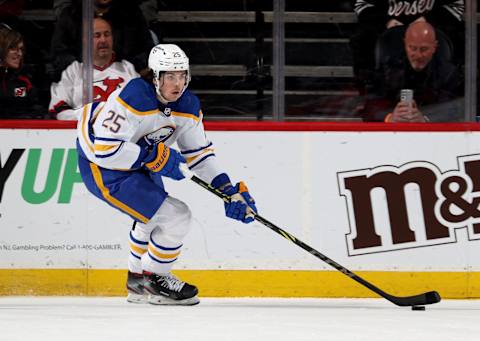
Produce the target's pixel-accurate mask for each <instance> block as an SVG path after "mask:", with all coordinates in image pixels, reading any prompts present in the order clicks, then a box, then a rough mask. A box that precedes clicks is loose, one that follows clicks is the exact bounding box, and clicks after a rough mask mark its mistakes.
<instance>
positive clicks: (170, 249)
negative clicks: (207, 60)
mask: <svg viewBox="0 0 480 341" xmlns="http://www.w3.org/2000/svg"><path fill="white" fill-rule="evenodd" d="M148 66H149V68H150V69H151V71H150V74H149V75H148V76H145V78H136V79H133V80H131V81H130V82H129V83H128V84H127V85H126V86H125V87H124V88H122V89H118V90H116V91H115V92H113V93H112V94H111V95H110V97H109V98H108V100H107V102H106V103H92V104H89V105H86V106H85V107H84V108H83V112H82V115H81V117H80V119H79V122H78V140H77V149H78V154H79V161H78V162H79V168H80V172H81V174H82V178H83V180H84V182H85V185H86V186H87V188H88V189H89V190H90V192H92V193H93V194H94V195H95V196H97V197H98V198H100V199H102V200H103V201H105V202H107V203H108V204H109V205H111V206H112V207H114V208H116V209H118V210H120V211H121V212H123V213H125V214H127V215H129V216H130V217H132V218H133V219H134V220H135V221H136V222H137V223H136V227H135V228H134V229H132V231H131V232H130V239H129V241H130V255H129V259H128V270H129V271H128V279H127V289H128V298H127V300H128V301H129V302H145V301H148V302H150V303H152V304H176V305H192V304H197V303H198V302H199V300H198V298H197V293H198V290H197V288H196V287H195V286H194V285H191V284H188V283H185V282H183V281H182V280H180V279H179V278H177V277H175V276H174V275H173V274H172V273H171V269H172V266H173V265H174V263H175V261H176V260H177V258H178V257H179V255H180V252H181V249H182V241H183V239H184V237H185V235H186V234H187V232H188V230H189V222H190V219H191V213H190V210H189V208H188V207H187V205H186V204H185V203H183V202H182V201H180V200H178V199H176V198H174V197H172V196H170V195H169V194H168V193H167V192H166V191H165V189H164V186H163V182H162V178H163V177H169V178H172V179H175V180H181V179H183V178H184V176H183V174H182V172H181V171H180V168H179V165H180V164H181V163H184V162H186V163H187V165H188V167H189V168H190V169H191V170H193V171H194V172H195V173H196V174H197V175H198V176H199V177H201V178H203V179H204V180H205V181H207V182H209V183H211V184H212V186H214V187H216V188H218V189H220V190H221V191H223V192H224V193H226V194H227V195H229V196H231V197H232V202H231V203H225V213H226V215H227V216H228V217H230V218H233V219H237V220H240V221H242V222H244V223H249V222H251V221H253V217H252V216H251V215H249V212H251V211H254V212H256V211H257V209H256V207H255V202H254V201H253V199H252V197H251V196H250V194H249V193H248V189H247V187H246V186H245V185H244V183H243V182H240V183H237V184H236V185H232V183H231V181H230V179H229V177H228V175H227V174H226V173H225V172H224V171H223V170H222V169H221V168H220V167H219V165H218V164H217V161H216V158H215V154H214V153H213V149H212V143H211V142H210V141H209V140H208V139H207V138H206V135H205V132H204V128H203V124H202V116H203V114H202V111H201V109H200V101H199V99H198V98H197V97H196V96H195V95H194V94H192V93H191V92H190V91H189V90H187V87H188V83H189V81H190V78H191V77H190V70H189V62H188V58H187V56H186V55H185V53H184V52H183V51H182V50H181V49H180V48H179V47H178V46H176V45H173V44H160V45H157V46H155V47H154V48H153V49H152V50H151V52H150V55H149V58H148ZM174 142H176V143H177V145H178V148H179V151H177V150H175V149H173V148H171V146H172V144H173V143H174Z"/></svg>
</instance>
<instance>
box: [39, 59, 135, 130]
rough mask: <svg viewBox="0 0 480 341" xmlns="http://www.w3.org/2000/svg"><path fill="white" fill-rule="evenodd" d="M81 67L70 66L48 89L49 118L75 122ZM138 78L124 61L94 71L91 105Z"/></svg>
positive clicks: (81, 64)
mask: <svg viewBox="0 0 480 341" xmlns="http://www.w3.org/2000/svg"><path fill="white" fill-rule="evenodd" d="M82 69H83V63H79V62H77V61H75V62H73V63H72V64H70V65H69V66H68V67H67V68H66V69H65V70H64V71H63V72H62V78H61V79H60V81H59V82H58V83H52V85H51V87H50V93H51V100H50V105H49V108H48V111H49V113H50V114H51V115H52V116H56V118H57V119H59V120H77V119H78V115H79V112H80V111H79V110H76V109H78V108H80V107H81V106H82V105H83V103H82V101H83V74H82ZM136 77H139V74H138V73H137V72H136V71H135V68H134V66H133V65H132V64H131V63H130V62H128V61H126V60H122V61H121V62H115V61H113V60H112V62H111V63H110V64H108V65H107V66H106V67H104V68H99V67H94V70H93V101H94V102H105V101H106V100H107V98H108V96H110V94H111V93H112V92H113V91H115V90H117V89H118V88H120V87H122V86H124V85H125V84H127V82H128V81H129V80H131V79H132V78H136Z"/></svg>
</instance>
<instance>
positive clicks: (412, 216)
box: [0, 124, 480, 298]
mask: <svg viewBox="0 0 480 341" xmlns="http://www.w3.org/2000/svg"><path fill="white" fill-rule="evenodd" d="M232 126H235V124H232ZM315 126H316V125H315V124H313V125H312V124H310V125H309V126H308V129H305V128H302V129H299V130H296V131H295V130H293V131H292V130H288V129H278V127H277V126H275V125H271V126H270V127H271V128H269V126H268V125H264V129H265V127H266V129H265V130H258V129H257V128H254V129H251V127H246V128H245V127H244V129H245V130H243V131H242V130H237V131H222V130H216V129H212V130H210V131H208V136H209V138H210V139H211V140H212V141H213V142H214V146H215V147H216V155H217V157H218V159H219V161H220V163H221V164H222V165H223V166H224V168H225V170H227V171H228V173H229V174H230V176H231V178H232V179H234V180H235V181H238V180H244V181H245V182H246V183H247V184H248V186H249V188H250V191H251V193H252V195H253V196H254V198H255V199H256V201H257V204H258V208H259V210H260V213H261V214H262V216H264V217H265V218H267V219H269V220H271V221H272V222H274V223H275V224H277V225H278V226H279V227H281V228H283V229H285V230H286V231H288V232H289V233H291V234H293V235H294V236H295V237H297V238H299V239H301V240H302V241H304V242H306V243H307V244H308V245H310V246H312V247H314V248H315V249H317V250H319V251H320V252H322V253H324V254H325V255H327V256H328V257H330V258H332V259H333V260H335V261H336V262H338V263H340V264H342V265H344V266H345V267H347V268H349V269H350V270H353V271H355V272H357V273H359V274H361V275H362V276H364V277H365V278H366V279H367V280H370V281H372V282H373V283H375V284H377V285H379V286H381V287H382V288H383V289H385V290H387V291H389V292H391V293H393V294H410V293H414V292H416V291H419V290H422V291H424V290H432V289H435V290H438V291H439V292H440V293H441V294H442V296H444V297H451V298H470V297H477V298H478V297H480V278H479V273H480V248H479V243H480V241H479V240H480V227H479V226H480V225H479V223H480V220H479V219H480V213H478V194H477V192H479V191H480V183H479V181H480V132H478V131H475V129H472V131H462V130H461V129H459V128H458V127H459V126H458V125H457V126H451V127H454V128H455V127H456V128H455V129H452V131H449V129H448V127H449V126H448V125H443V126H441V127H443V128H442V129H437V128H438V127H439V126H435V125H425V126H423V127H433V128H432V130H434V131H427V130H428V129H427V128H423V129H424V131H408V129H403V130H405V131H373V130H374V129H370V131H353V129H351V128H352V127H351V125H344V126H343V127H345V131H338V130H339V129H338V128H336V129H331V130H327V131H321V129H323V128H322V125H317V127H318V129H319V130H318V131H315V129H314V128H315ZM225 127H226V128H227V129H228V127H229V126H228V125H226V126H225ZM365 127H369V125H365ZM370 127H371V126H370ZM470 128H472V126H465V129H470ZM279 130H287V131H279ZM307 130H309V131H307ZM350 130H351V131H350ZM0 132H1V133H0V165H1V167H2V168H1V171H2V177H0V178H1V183H0V185H1V188H2V193H1V198H0V200H1V201H0V229H1V233H0V294H2V295H16V294H36V295H43V294H45V295H55V294H59V295H72V294H78V295H123V294H124V293H125V291H124V280H125V268H126V258H127V255H128V252H129V251H128V243H127V235H128V231H129V229H130V227H131V223H132V222H131V220H130V219H129V218H128V217H125V216H123V215H122V214H120V213H118V212H116V211H115V210H113V209H112V208H111V207H109V206H107V205H106V204H104V203H103V202H101V201H99V200H98V199H96V198H94V197H93V196H92V195H90V194H89V193H88V192H87V191H86V189H85V187H84V186H83V184H82V183H81V180H80V177H79V174H78V171H77V165H76V152H75V131H74V130H72V129H28V130H27V129H2V130H0ZM166 186H167V190H168V191H169V192H170V194H171V195H173V196H175V197H177V198H179V199H181V200H183V201H185V202H186V203H187V204H188V205H189V207H190V208H191V210H192V213H193V216H194V221H193V224H192V230H191V232H190V234H189V235H188V237H187V238H186V240H185V243H184V248H183V252H182V255H181V257H180V260H179V262H178V264H176V267H175V268H176V269H177V270H178V271H179V272H178V273H179V274H181V276H182V278H185V279H191V280H192V282H194V283H195V284H197V285H198V286H199V287H200V289H201V294H202V295H204V296H271V297H274V296H279V297H289V296H295V297H372V295H371V294H370V293H369V292H368V291H367V290H365V289H363V288H362V287H361V286H359V285H358V284H356V283H355V282H354V281H352V280H351V279H349V278H347V277H346V276H344V275H342V274H341V273H339V272H336V271H332V269H331V268H330V267H329V266H328V265H327V264H325V263H324V262H322V261H320V260H319V259H317V258H315V257H313V256H312V255H310V254H308V253H307V252H305V251H304V250H302V249H300V248H298V247H297V246H296V245H294V244H293V243H292V242H290V241H288V240H285V239H284V238H282V237H281V236H280V235H277V234H275V233H274V232H273V231H270V230H269V229H267V228H266V227H264V226H263V225H261V224H258V223H255V224H251V225H247V226H245V225H242V224H240V223H237V222H234V221H230V220H228V219H226V218H225V217H224V214H223V205H222V203H221V202H220V201H219V199H218V198H216V197H214V196H213V195H212V194H210V193H208V192H207V191H205V190H204V189H202V188H200V187H199V186H198V185H196V184H194V183H192V182H190V181H182V182H173V181H168V180H167V181H166ZM19 283H22V284H21V285H19Z"/></svg>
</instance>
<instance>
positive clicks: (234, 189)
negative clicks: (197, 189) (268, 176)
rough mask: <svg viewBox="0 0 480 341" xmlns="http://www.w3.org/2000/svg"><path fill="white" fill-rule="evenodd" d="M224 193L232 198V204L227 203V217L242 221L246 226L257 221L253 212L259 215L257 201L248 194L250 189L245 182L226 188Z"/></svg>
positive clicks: (223, 190)
mask: <svg viewBox="0 0 480 341" xmlns="http://www.w3.org/2000/svg"><path fill="white" fill-rule="evenodd" d="M222 192H223V193H225V194H226V195H228V196H229V197H230V198H231V201H230V202H226V203H225V214H226V216H227V217H229V218H232V219H236V220H240V221H241V222H243V223H245V224H248V223H251V222H252V221H254V220H255V219H254V215H253V214H252V212H254V213H257V207H256V206H255V200H253V198H252V197H251V196H250V193H248V188H247V186H245V184H244V183H243V181H240V182H239V183H237V184H236V185H235V186H232V185H227V186H225V188H223V189H222Z"/></svg>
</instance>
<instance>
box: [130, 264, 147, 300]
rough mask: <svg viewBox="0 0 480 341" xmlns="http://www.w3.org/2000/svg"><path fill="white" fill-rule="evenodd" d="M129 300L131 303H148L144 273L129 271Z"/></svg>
mask: <svg viewBox="0 0 480 341" xmlns="http://www.w3.org/2000/svg"><path fill="white" fill-rule="evenodd" d="M127 290H128V296H127V301H128V302H131V303H147V293H145V292H144V290H143V275H142V274H137V273H135V272H130V271H129V272H128V277H127Z"/></svg>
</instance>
